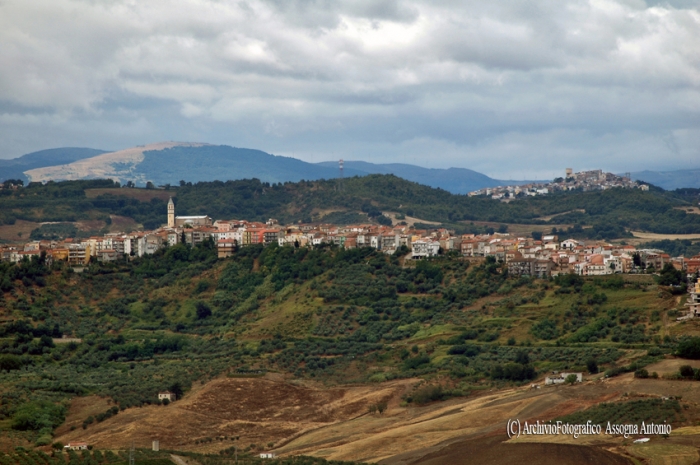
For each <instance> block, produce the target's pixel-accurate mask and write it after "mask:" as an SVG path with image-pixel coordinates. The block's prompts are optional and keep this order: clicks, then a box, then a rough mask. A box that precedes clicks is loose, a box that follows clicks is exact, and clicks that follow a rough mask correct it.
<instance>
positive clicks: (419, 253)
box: [411, 239, 440, 258]
mask: <svg viewBox="0 0 700 465" xmlns="http://www.w3.org/2000/svg"><path fill="white" fill-rule="evenodd" d="M439 250H440V242H439V241H432V240H429V239H418V240H417V241H413V243H412V244H411V257H412V258H425V257H434V256H436V255H437V254H438V251H439Z"/></svg>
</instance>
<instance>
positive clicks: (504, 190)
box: [469, 168, 649, 201]
mask: <svg viewBox="0 0 700 465" xmlns="http://www.w3.org/2000/svg"><path fill="white" fill-rule="evenodd" d="M616 187H618V188H623V189H641V190H644V191H647V190H649V186H648V185H647V184H644V183H639V182H637V181H633V180H632V179H631V177H630V176H629V174H628V175H626V176H618V175H616V174H612V173H604V172H603V170H592V171H581V172H578V173H574V172H573V170H572V169H571V168H566V172H565V175H564V177H562V178H556V179H554V180H553V181H552V182H547V183H529V184H522V185H517V186H503V187H500V186H499V187H489V188H485V189H479V190H476V191H472V192H470V193H469V196H470V197H474V196H479V195H483V196H490V197H491V198H492V199H495V200H501V201H510V200H513V199H517V198H522V197H527V196H537V195H546V194H550V193H553V192H557V191H559V192H561V191H573V190H581V191H594V190H607V189H613V188H616Z"/></svg>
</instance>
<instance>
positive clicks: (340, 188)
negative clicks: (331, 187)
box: [338, 158, 343, 192]
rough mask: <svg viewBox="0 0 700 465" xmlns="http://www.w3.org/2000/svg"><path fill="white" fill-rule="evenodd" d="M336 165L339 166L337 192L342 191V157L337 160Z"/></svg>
mask: <svg viewBox="0 0 700 465" xmlns="http://www.w3.org/2000/svg"><path fill="white" fill-rule="evenodd" d="M338 167H339V168H340V178H339V180H338V192H343V159H342V158H341V159H340V161H339V162H338Z"/></svg>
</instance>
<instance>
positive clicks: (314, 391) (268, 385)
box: [57, 377, 415, 452]
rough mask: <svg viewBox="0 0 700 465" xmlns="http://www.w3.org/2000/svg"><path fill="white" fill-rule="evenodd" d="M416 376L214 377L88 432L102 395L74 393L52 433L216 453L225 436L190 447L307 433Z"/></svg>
mask: <svg viewBox="0 0 700 465" xmlns="http://www.w3.org/2000/svg"><path fill="white" fill-rule="evenodd" d="M414 383H415V380H402V381H396V382H393V383H385V384H383V385H381V386H355V387H338V388H330V389H322V388H317V387H313V386H308V385H304V384H294V383H289V382H284V381H277V380H273V379H270V377H268V378H266V379H261V378H219V379H216V380H213V381H211V382H209V383H207V384H206V385H204V386H200V387H196V388H194V389H193V391H192V392H190V393H189V394H188V395H187V396H185V398H184V399H182V400H180V401H177V402H174V403H172V404H170V405H168V406H155V405H154V406H146V407H143V408H133V409H128V410H126V411H123V412H120V413H119V414H118V415H116V416H114V417H112V418H110V419H108V420H105V421H104V422H102V423H98V424H93V425H91V426H89V427H88V429H87V430H83V429H82V428H81V427H78V428H77V429H75V430H74V431H70V427H71V426H76V425H82V422H83V420H84V419H85V418H87V417H88V416H89V415H94V414H95V413H98V412H101V411H105V410H106V409H107V408H108V405H107V403H106V401H105V400H103V399H99V398H95V397H90V398H76V399H74V401H73V404H72V405H71V409H70V412H69V415H68V418H67V420H66V423H65V424H64V425H62V426H61V427H60V428H59V429H58V431H57V437H58V438H59V440H60V441H62V442H64V443H68V442H70V441H78V440H80V441H88V442H89V443H91V444H94V445H95V446H96V447H98V448H115V447H127V446H129V445H130V444H131V442H132V441H134V443H135V445H136V447H146V446H148V445H149V444H150V441H151V440H153V439H158V440H160V444H161V447H162V448H164V449H165V448H167V449H179V450H197V451H203V452H215V451H218V450H221V449H225V448H228V447H231V446H233V445H234V443H233V442H231V441H230V440H225V441H218V440H216V441H213V442H206V443H203V444H195V441H197V440H201V439H204V438H216V437H218V436H229V437H231V436H240V440H239V441H237V442H236V443H235V444H236V445H239V446H247V445H249V444H251V443H253V444H260V445H262V444H268V443H270V442H274V443H280V442H282V441H285V440H289V439H291V438H293V437H295V436H297V435H299V434H301V433H303V432H305V431H309V430H313V429H316V428H318V427H322V426H327V425H330V424H333V423H335V422H339V421H351V420H352V419H353V418H356V417H358V416H362V415H365V414H366V412H367V405H369V404H370V403H376V402H379V401H382V400H385V399H386V400H388V399H391V398H394V397H396V396H400V395H401V394H402V393H403V392H404V391H405V390H406V389H408V388H409V387H410V386H411V385H412V384H414Z"/></svg>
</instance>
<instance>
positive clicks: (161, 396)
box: [158, 391, 177, 402]
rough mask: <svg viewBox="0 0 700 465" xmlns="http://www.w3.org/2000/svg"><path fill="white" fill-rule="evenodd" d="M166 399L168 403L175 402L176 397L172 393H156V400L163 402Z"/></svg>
mask: <svg viewBox="0 0 700 465" xmlns="http://www.w3.org/2000/svg"><path fill="white" fill-rule="evenodd" d="M164 399H168V400H169V401H170V402H174V401H176V400H177V396H176V395H175V393H174V392H170V391H163V392H159V393H158V400H164Z"/></svg>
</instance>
